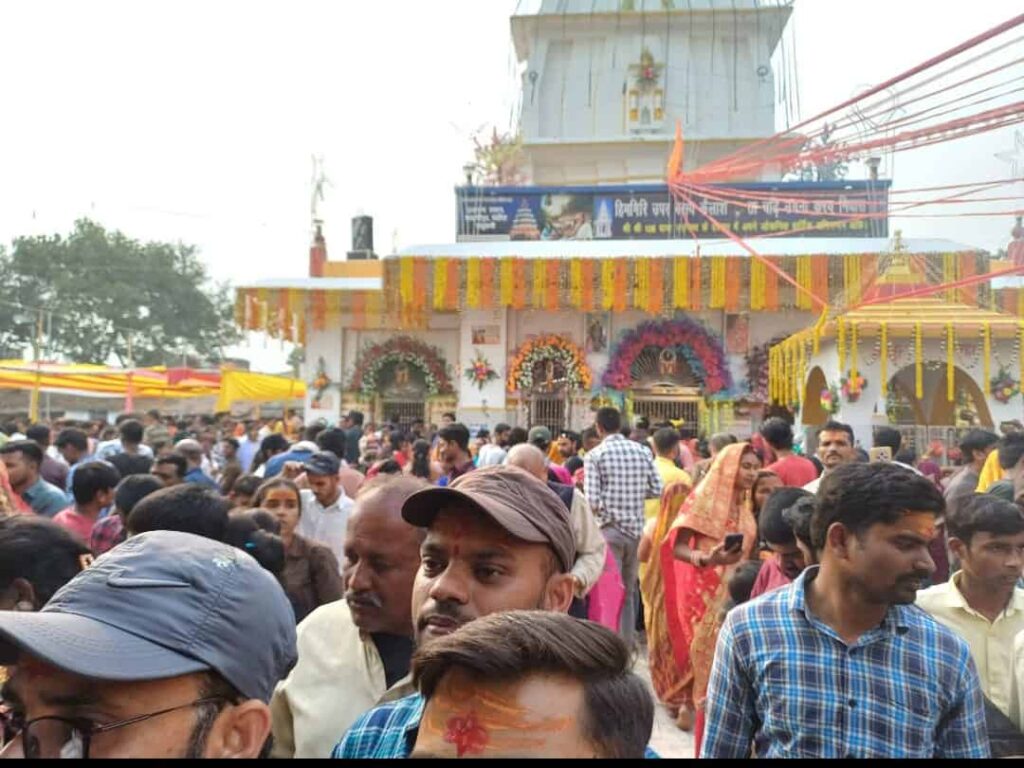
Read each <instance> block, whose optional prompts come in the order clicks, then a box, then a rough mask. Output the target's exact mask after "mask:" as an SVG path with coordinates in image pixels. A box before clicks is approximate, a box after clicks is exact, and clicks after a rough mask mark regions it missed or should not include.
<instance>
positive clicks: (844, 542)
mask: <svg viewBox="0 0 1024 768" xmlns="http://www.w3.org/2000/svg"><path fill="white" fill-rule="evenodd" d="M853 541H854V534H853V532H852V531H850V529H849V528H847V527H846V526H845V525H843V524H842V523H832V525H830V526H829V528H828V531H827V532H826V534H825V549H826V550H828V551H830V552H831V553H832V554H833V555H835V556H836V557H838V558H839V559H840V560H848V559H849V557H850V547H851V546H852V545H853Z"/></svg>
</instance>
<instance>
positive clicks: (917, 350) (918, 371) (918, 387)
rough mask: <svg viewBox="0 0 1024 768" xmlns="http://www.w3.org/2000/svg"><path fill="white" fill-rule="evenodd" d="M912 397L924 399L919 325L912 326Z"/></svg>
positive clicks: (922, 353) (922, 350) (922, 360)
mask: <svg viewBox="0 0 1024 768" xmlns="http://www.w3.org/2000/svg"><path fill="white" fill-rule="evenodd" d="M914 395H915V397H917V399H918V400H923V399H924V348H923V346H922V344H921V323H915V324H914Z"/></svg>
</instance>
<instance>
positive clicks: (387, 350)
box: [351, 336, 455, 397]
mask: <svg viewBox="0 0 1024 768" xmlns="http://www.w3.org/2000/svg"><path fill="white" fill-rule="evenodd" d="M399 362H404V363H408V364H409V365H412V366H413V367H415V368H418V369H419V370H420V371H422V372H423V379H424V383H425V384H426V388H427V394H428V395H429V396H430V397H436V396H438V395H450V394H452V393H453V392H454V391H455V390H454V387H453V386H452V381H451V376H450V375H449V373H448V366H447V364H446V363H445V361H444V355H443V353H442V352H441V350H439V349H438V348H437V347H431V346H429V345H427V344H425V343H423V342H422V341H419V340H417V339H413V338H411V337H409V336H397V337H395V338H392V339H388V340H387V341H385V342H383V343H382V344H375V345H373V346H371V347H366V348H365V349H364V350H363V351H362V352H361V353H360V354H359V358H358V360H356V364H355V371H354V373H353V374H352V384H351V389H352V390H354V391H357V392H360V393H362V394H363V395H364V396H365V397H372V396H373V395H375V394H377V389H378V386H379V382H378V377H379V376H380V373H381V370H383V368H384V366H386V365H387V364H389V363H399Z"/></svg>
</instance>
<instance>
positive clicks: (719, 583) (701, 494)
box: [660, 443, 761, 754]
mask: <svg viewBox="0 0 1024 768" xmlns="http://www.w3.org/2000/svg"><path fill="white" fill-rule="evenodd" d="M760 468H761V461H760V459H759V458H758V457H757V454H755V453H754V449H753V448H752V447H751V446H750V445H749V444H748V443H740V444H737V445H730V446H728V447H727V448H725V449H724V450H722V451H721V452H720V453H719V454H718V456H716V457H715V461H714V463H713V464H712V466H711V469H710V470H709V471H708V474H707V476H706V477H705V478H704V480H703V481H702V482H701V483H700V485H698V486H697V488H696V489H695V490H694V491H693V493H691V494H690V495H689V497H688V498H687V499H686V502H685V503H684V504H683V508H682V511H681V512H680V514H679V517H678V518H677V519H676V520H675V522H674V523H673V525H672V527H671V529H670V530H669V532H668V535H667V536H666V537H665V539H664V541H663V542H662V544H661V547H660V556H661V561H662V570H663V578H664V581H665V611H666V623H667V624H668V631H669V634H670V636H671V638H672V643H671V645H672V650H673V653H674V655H675V660H676V665H677V667H678V670H679V674H680V676H681V678H682V680H683V681H684V683H685V684H686V691H685V700H686V704H685V705H684V706H682V707H681V708H680V712H679V717H678V721H677V722H678V724H679V726H680V727H681V728H687V726H692V724H693V715H694V711H696V712H697V713H700V711H701V710H702V709H703V705H704V699H705V697H706V695H707V684H708V677H709V676H710V673H711V662H712V660H713V659H714V653H715V641H716V640H717V638H718V630H719V628H720V622H721V616H720V614H721V611H722V608H723V606H724V605H725V602H726V601H727V600H728V597H729V591H728V584H729V578H730V576H731V575H732V572H733V570H734V569H735V567H736V565H738V564H739V563H741V562H743V561H744V560H749V559H750V557H751V554H752V553H753V552H754V550H755V548H756V546H757V523H756V521H755V520H754V515H753V512H752V511H751V498H750V494H751V489H752V488H753V485H754V481H755V480H756V479H757V473H758V471H759V470H760ZM736 534H740V535H742V536H743V544H742V546H740V547H739V548H738V549H735V550H730V551H726V546H725V539H726V537H727V536H729V535H736ZM701 725H703V723H702V722H701V719H700V717H699V715H698V718H697V733H696V738H697V751H698V754H699V752H700V736H701V730H702V729H701ZM687 729H688V728H687Z"/></svg>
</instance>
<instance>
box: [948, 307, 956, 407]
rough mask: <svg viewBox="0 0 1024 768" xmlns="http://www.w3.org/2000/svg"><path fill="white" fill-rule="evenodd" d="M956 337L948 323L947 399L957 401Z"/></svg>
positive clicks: (950, 324) (951, 325)
mask: <svg viewBox="0 0 1024 768" xmlns="http://www.w3.org/2000/svg"><path fill="white" fill-rule="evenodd" d="M955 341H956V337H955V336H954V331H953V324H952V323H946V399H947V400H949V402H951V403H952V402H953V401H954V400H956V361H955V360H954V356H953V345H954V344H955Z"/></svg>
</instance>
